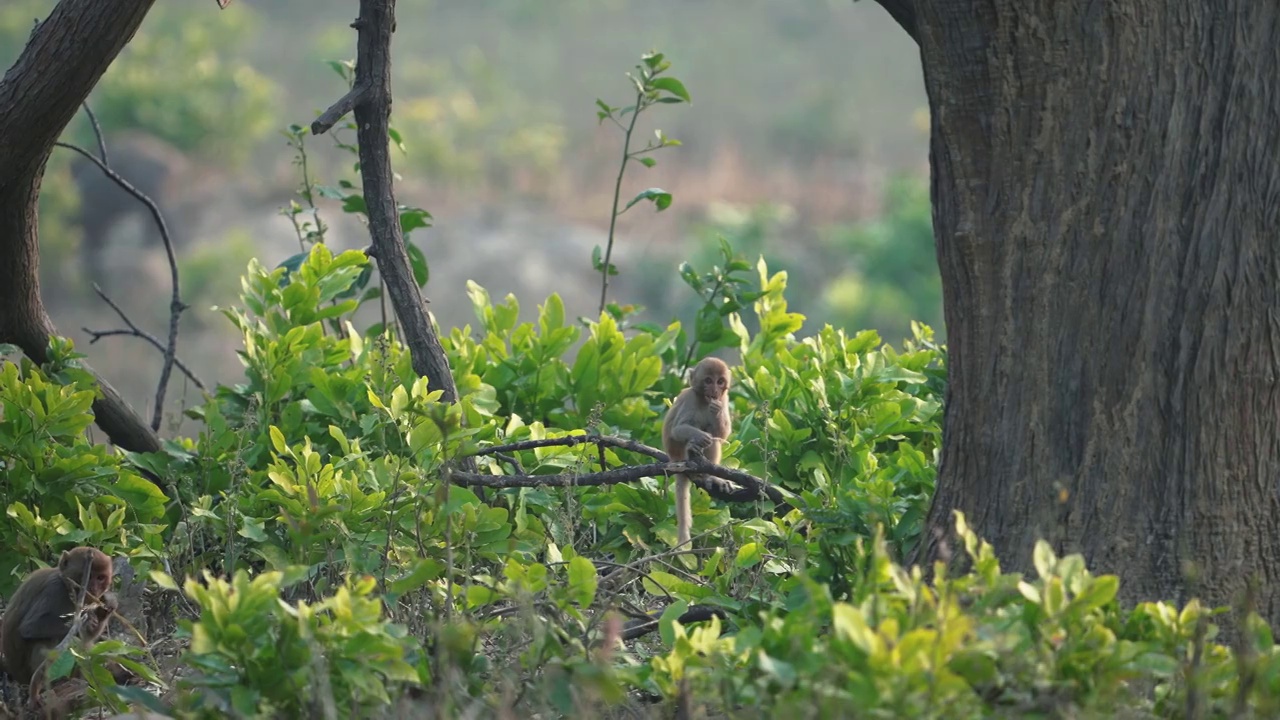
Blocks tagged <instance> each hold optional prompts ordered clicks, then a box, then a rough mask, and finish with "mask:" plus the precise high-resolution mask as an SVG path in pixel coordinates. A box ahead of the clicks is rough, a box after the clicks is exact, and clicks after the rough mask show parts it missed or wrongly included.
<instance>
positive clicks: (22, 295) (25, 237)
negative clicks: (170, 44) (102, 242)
mask: <svg viewBox="0 0 1280 720" xmlns="http://www.w3.org/2000/svg"><path fill="white" fill-rule="evenodd" d="M153 3H154V0H115V1H114V2H109V3H108V2H101V0H61V2H59V3H58V4H57V6H56V7H54V9H53V11H52V12H51V13H50V14H49V17H47V18H46V19H45V20H44V21H43V22H41V23H40V24H39V25H37V26H36V29H35V30H34V31H33V32H32V33H31V38H30V40H29V41H28V43H27V45H26V47H25V48H24V49H23V51H22V53H21V54H20V55H19V56H18V59H17V60H16V61H15V62H14V64H13V66H12V67H11V68H9V71H8V72H7V73H5V75H4V78H3V79H2V80H0V342H12V343H13V344H15V345H17V346H18V347H20V348H22V351H23V353H24V354H26V356H27V357H29V358H31V359H32V360H33V361H34V362H37V363H43V362H45V361H47V360H48V346H49V337H50V336H51V335H53V334H54V333H55V332H56V331H55V328H54V326H53V322H52V321H51V320H50V319H49V315H48V313H47V312H46V311H45V308H44V303H43V302H42V300H41V298H40V274H39V273H40V246H39V236H38V234H37V229H36V207H37V201H38V199H39V193H40V180H41V178H42V176H43V174H44V166H45V162H46V161H48V159H49V153H50V152H51V151H52V149H53V143H54V141H55V140H57V138H58V135H60V134H61V133H62V131H63V129H64V128H65V127H66V126H67V123H69V122H70V121H71V118H72V117H74V116H75V113H76V110H77V109H78V108H79V107H80V104H81V103H82V102H83V101H84V99H85V98H86V97H87V96H88V95H89V91H90V90H92V89H93V86H94V85H95V84H97V82H98V80H99V78H101V77H102V74H103V73H104V72H106V70H107V68H108V67H109V66H110V65H111V61H112V60H114V59H115V57H116V55H118V54H119V52H120V50H121V49H122V48H123V47H124V46H125V44H126V43H127V42H128V41H129V39H130V38H132V37H133V34H134V33H135V32H136V31H137V29H138V26H139V25H140V24H141V23H142V19H143V18H144V17H146V14H147V11H148V10H150V9H151V6H152V4H153ZM84 367H85V368H86V369H87V370H89V371H90V372H92V370H91V369H89V368H88V366H87V365H85V366H84ZM98 385H99V391H100V393H101V396H100V397H99V398H98V399H97V400H96V401H95V402H94V404H93V411H94V420H95V422H97V424H98V427H100V428H102V429H103V431H104V432H106V434H107V436H108V437H109V438H110V439H111V442H113V443H115V444H116V445H118V446H119V447H122V448H125V449H128V450H133V451H138V452H150V451H154V450H158V449H160V439H159V436H158V435H157V434H156V432H155V431H154V430H152V429H151V428H150V427H149V426H147V424H146V423H145V422H143V421H142V418H141V417H139V416H138V414H137V413H136V412H134V410H133V408H131V407H129V404H128V403H127V402H125V400H124V398H122V397H121V396H120V394H119V393H117V392H116V390H115V389H114V388H113V387H111V385H110V383H108V382H106V380H104V379H103V378H101V377H100V376H99V377H98Z"/></svg>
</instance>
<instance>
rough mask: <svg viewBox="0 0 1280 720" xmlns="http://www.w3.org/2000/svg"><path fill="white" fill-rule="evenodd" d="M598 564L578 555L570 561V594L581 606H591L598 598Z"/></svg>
mask: <svg viewBox="0 0 1280 720" xmlns="http://www.w3.org/2000/svg"><path fill="white" fill-rule="evenodd" d="M596 585H597V580H596V566H595V565H593V564H592V563H591V561H590V560H588V559H586V558H584V557H582V556H581V555H578V556H576V557H574V558H573V559H572V560H570V561H569V596H570V597H571V598H572V599H573V601H574V602H575V603H577V604H578V606H579V607H584V608H585V607H589V606H590V605H591V603H592V601H594V600H595V598H596Z"/></svg>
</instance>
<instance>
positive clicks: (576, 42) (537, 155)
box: [0, 0, 945, 407]
mask: <svg viewBox="0 0 1280 720" xmlns="http://www.w3.org/2000/svg"><path fill="white" fill-rule="evenodd" d="M54 5H55V2H54V0H6V2H5V3H3V5H0V64H3V65H4V66H5V67H6V68H7V67H8V66H9V65H10V64H11V63H12V61H13V59H14V58H16V57H17V54H18V53H19V52H20V51H21V48H22V45H23V43H24V42H25V41H26V38H27V36H28V35H29V34H30V31H31V28H32V24H33V22H34V21H36V20H38V19H40V18H43V17H44V16H45V15H47V14H48V12H49V11H50V10H51V9H52V7H53V6H54ZM397 8H398V10H397V15H398V30H397V33H396V36H395V39H394V87H393V92H394V95H395V105H394V111H393V116H392V125H393V127H394V128H395V129H396V130H397V131H399V133H400V134H401V137H402V138H403V141H404V150H405V151H404V153H399V152H396V153H395V154H394V155H393V161H394V162H395V166H396V170H397V172H398V173H399V176H400V180H399V182H398V185H397V196H398V199H399V200H400V202H402V203H405V204H407V205H415V206H419V207H423V208H425V209H427V210H429V211H430V212H431V213H432V214H433V215H434V216H435V225H434V227H432V228H429V229H427V230H425V231H424V230H418V231H416V232H415V234H414V240H415V242H416V243H417V244H418V245H419V246H420V247H422V248H423V250H424V252H425V254H426V256H427V259H428V262H429V263H430V266H431V280H430V282H429V283H428V285H427V287H426V294H427V295H428V296H429V298H430V299H431V305H430V308H431V310H432V311H433V312H434V313H435V314H436V317H437V319H438V320H439V321H440V322H441V324H442V325H445V326H451V325H462V324H465V323H468V322H471V321H472V319H471V317H470V312H471V310H470V303H469V302H468V301H467V299H466V295H465V286H466V282H467V280H468V279H474V280H476V281H477V282H480V283H481V284H482V285H484V286H485V287H487V288H488V289H489V291H490V292H491V293H492V294H493V295H494V296H495V297H502V296H503V295H505V294H506V293H508V292H513V293H515V294H516V296H517V297H518V298H519V299H520V300H521V302H522V307H523V309H524V312H525V313H532V312H533V311H534V308H535V307H536V305H537V304H538V303H539V302H541V301H542V300H543V299H544V297H545V296H546V294H547V293H549V292H551V291H558V292H560V293H561V294H562V296H563V297H564V298H565V304H566V308H567V310H569V311H570V312H572V313H573V314H575V315H594V314H595V312H596V303H597V302H598V297H599V276H598V275H596V274H595V273H594V272H593V271H592V268H591V249H592V247H593V246H595V245H597V244H600V245H603V244H604V241H605V235H606V232H607V229H608V220H609V203H610V200H611V193H612V186H613V179H614V177H615V176H616V174H617V168H618V160H619V155H620V152H621V136H620V135H621V134H620V133H619V132H618V131H617V129H616V128H614V127H612V126H611V125H609V124H607V123H606V124H603V125H601V124H599V123H598V122H597V118H596V115H595V101H596V99H597V98H600V99H603V100H605V101H606V102H608V103H610V104H612V105H623V104H626V103H627V101H628V100H629V99H630V98H631V97H632V89H631V86H630V84H629V82H628V80H627V78H626V75H625V73H626V72H627V71H629V70H631V69H632V67H633V66H634V65H635V64H636V62H637V61H638V59H639V57H640V55H641V54H642V53H644V52H645V51H647V50H651V49H658V50H660V51H662V52H663V53H665V54H666V56H667V57H668V58H669V59H670V60H671V61H672V63H673V66H672V69H671V71H670V73H671V74H673V75H675V76H678V77H679V78H680V79H681V80H683V81H684V83H685V85H686V86H687V87H688V88H689V91H690V92H691V94H692V96H693V103H692V104H691V105H673V106H659V107H658V108H656V109H655V110H654V111H653V112H651V113H649V114H646V115H645V116H644V117H643V118H642V121H641V130H642V134H641V136H640V137H641V138H642V139H641V143H643V142H644V140H643V138H646V137H652V131H653V130H654V129H658V128H660V129H661V130H662V131H663V133H664V134H665V135H667V136H670V137H674V138H678V139H679V140H681V141H682V143H683V144H682V146H681V147H678V148H672V149H666V150H663V151H662V152H661V153H658V154H657V155H656V157H657V159H658V165H657V167H655V168H652V169H645V168H642V167H639V166H636V165H633V166H631V168H630V169H629V170H628V175H627V181H626V184H625V188H626V189H625V191H624V193H623V195H624V197H625V198H629V197H630V196H631V195H633V194H635V192H638V191H639V190H642V189H644V188H646V187H653V186H658V187H662V188H663V189H665V190H667V191H669V192H671V193H673V194H674V196H675V202H674V203H673V205H672V206H671V208H670V209H669V210H667V211H665V212H663V213H660V214H656V213H654V211H653V209H652V206H650V205H648V204H644V205H643V206H637V207H636V208H634V209H633V210H632V211H630V212H628V213H626V214H625V215H623V216H622V218H621V220H620V222H619V229H618V240H617V247H616V249H615V253H614V263H615V264H616V265H617V266H618V267H619V269H620V271H621V274H620V275H619V276H618V277H617V278H616V279H615V280H614V281H613V282H612V284H611V292H610V295H611V298H612V299H614V300H617V301H620V302H632V303H639V304H641V305H643V306H645V307H646V310H645V312H644V313H643V317H644V319H648V320H653V321H656V322H661V323H664V324H665V322H666V321H668V320H669V319H670V318H672V317H673V316H675V317H680V318H682V319H685V320H690V319H691V318H690V317H688V314H689V313H691V312H692V308H694V307H695V305H696V302H697V301H696V298H695V297H694V296H693V295H692V293H690V292H689V291H688V289H687V288H685V287H684V286H683V285H682V284H681V282H680V280H679V277H678V275H677V274H676V267H677V266H678V265H679V264H680V263H681V262H682V261H686V260H687V261H689V262H692V263H693V264H694V265H695V266H698V267H705V266H707V265H708V264H710V263H711V262H714V260H715V258H716V257H717V254H718V250H717V247H718V239H719V238H721V237H723V238H726V239H728V240H729V241H730V242H731V243H732V244H733V246H734V247H735V249H737V250H738V251H739V252H740V253H741V254H743V255H745V256H747V257H749V258H754V257H755V256H757V255H759V254H763V255H764V256H765V257H766V259H767V260H768V262H769V266H770V268H771V269H783V270H787V271H788V273H789V274H790V276H791V281H790V283H789V290H788V299H789V301H790V303H791V306H792V309H793V310H795V311H796V312H801V313H804V314H806V315H807V316H808V317H809V319H810V320H809V322H808V323H807V324H806V327H807V328H811V329H817V328H820V327H821V326H822V324H823V323H830V324H832V325H835V326H839V327H844V328H848V329H850V330H854V329H860V328H866V327H873V328H876V329H878V330H880V331H881V333H882V334H883V335H884V336H885V338H886V339H887V340H889V341H891V342H895V343H896V342H898V341H899V340H900V339H901V338H902V337H903V336H905V335H909V334H910V322H911V320H913V319H916V320H921V321H924V322H926V323H929V324H930V325H932V326H933V327H934V328H935V330H936V331H937V333H938V335H939V337H940V338H941V339H945V328H944V327H943V323H942V316H941V291H940V286H939V282H938V271H937V266H936V261H935V256H934V251H933V243H932V228H931V220H930V208H929V194H928V182H927V180H928V178H927V164H926V161H927V141H928V134H927V129H928V116H927V109H926V100H925V97H924V92H923V86H922V82H921V78H920V71H919V61H918V57H917V53H916V50H915V48H914V46H913V45H912V43H911V42H910V41H909V39H908V38H907V37H906V36H905V34H903V33H902V32H901V31H900V30H899V29H898V28H897V26H896V25H895V24H894V23H893V22H892V20H890V19H889V17H888V16H887V15H886V14H885V13H884V12H883V11H882V10H881V9H880V8H879V7H877V6H875V5H874V4H871V3H865V2H858V3H855V2H851V1H850V0H650V1H649V2H645V3H635V2H623V1H622V0H559V1H558V2H554V3H548V2H533V1H532V0H470V1H469V2H456V1H449V0H399V2H398V3H397ZM357 9H358V3H357V2H355V1H354V0H350V1H348V2H337V1H332V0H331V1H330V2H325V3H316V2H314V0H270V1H268V0H256V1H254V0H236V2H234V3H233V4H232V5H231V6H230V8H228V9H227V10H223V11H219V10H218V9H217V7H216V4H215V3H212V2H194V1H193V2H181V3H177V2H160V3H157V4H156V6H155V8H154V10H153V11H152V12H151V14H150V15H149V16H148V18H147V19H146V21H145V23H144V24H143V26H142V29H141V31H140V32H139V33H138V35H137V36H136V37H135V38H134V39H133V40H132V42H131V43H130V44H129V46H128V47H127V48H126V49H125V51H124V52H123V53H122V55H121V56H120V57H119V59H118V60H117V61H116V63H115V64H114V65H113V66H112V67H111V69H110V70H109V72H108V73H107V75H106V76H105V77H104V79H103V81H102V83H101V84H100V85H99V86H98V87H97V88H96V89H95V91H94V92H93V94H92V95H91V96H90V99H89V101H90V105H91V107H92V108H93V109H94V110H95V111H96V113H97V116H98V118H99V119H100V121H101V124H102V126H103V128H104V129H105V131H106V134H107V138H108V149H109V150H111V149H112V148H113V147H115V148H119V150H118V151H117V157H113V158H112V161H113V164H117V165H119V162H120V160H119V158H120V157H122V156H123V155H122V154H124V153H127V152H128V151H129V146H128V145H126V144H124V143H123V142H120V143H118V144H113V139H116V138H122V137H126V136H127V133H126V131H133V132H134V133H135V134H136V133H137V132H138V131H141V132H144V133H146V134H147V135H149V136H152V137H154V138H158V139H159V140H162V141H164V142H165V143H168V144H169V145H171V146H172V147H173V148H176V149H177V151H179V154H180V156H181V158H182V160H183V162H182V163H181V166H180V167H179V166H178V165H179V164H178V163H176V162H175V163H170V164H172V165H174V167H175V168H176V169H174V171H173V173H172V174H171V175H170V176H169V179H168V180H167V181H166V182H164V183H162V185H161V189H160V190H157V192H163V193H164V194H165V198H166V202H165V203H164V206H165V208H166V213H167V215H168V222H169V224H170V226H171V227H172V228H173V230H174V233H175V236H178V235H181V238H180V240H181V244H180V252H179V258H180V263H181V266H182V272H183V276H182V279H183V283H184V286H183V295H184V299H186V300H187V301H188V302H189V303H190V304H191V305H192V309H191V310H190V311H188V313H187V314H186V315H185V316H184V320H183V328H184V334H183V336H182V339H181V346H180V348H181V354H182V355H183V356H184V357H186V358H188V359H189V360H190V363H191V364H192V365H193V366H195V367H196V369H197V371H198V372H199V373H200V374H201V375H202V377H203V379H204V380H205V381H206V382H213V381H218V380H221V381H233V380H234V378H235V377H237V376H238V375H239V362H238V360H237V359H236V357H235V355H234V351H233V350H232V349H231V348H232V347H233V345H234V342H233V341H234V338H232V337H231V336H229V335H228V333H229V332H230V331H231V328H230V327H229V325H228V324H227V323H225V322H223V321H222V319H221V318H220V317H219V316H217V315H216V314H214V313H213V312H212V311H211V308H212V306H214V305H226V304H229V303H232V302H234V301H235V297H236V292H237V291H238V286H239V275H240V273H241V272H243V270H244V268H245V265H246V264H247V263H248V261H249V259H250V258H251V257H255V256H256V257H258V258H260V259H261V260H262V261H263V262H264V263H267V264H269V265H273V264H275V263H278V262H280V261H281V260H282V259H284V258H285V257H287V256H289V255H290V254H292V253H295V252H297V251H298V241H297V239H296V235H295V233H294V230H293V228H292V226H291V224H290V222H289V220H288V219H287V218H285V217H283V216H282V215H280V213H279V212H278V209H279V208H280V207H281V206H283V205H285V204H287V203H288V202H289V199H290V197H291V194H292V193H293V191H294V190H295V189H296V188H297V186H298V184H299V180H300V175H299V168H298V167H297V165H296V164H295V154H294V152H293V150H292V149H291V148H290V147H289V146H288V144H287V142H286V139H285V137H284V136H283V134H282V131H283V130H284V129H285V128H286V127H287V126H288V125H290V124H294V123H296V124H299V125H304V126H305V125H307V124H308V123H309V122H310V121H311V120H312V119H313V118H314V117H315V115H316V114H317V113H318V112H319V111H320V110H323V109H324V108H325V107H327V106H328V105H329V104H330V103H331V102H332V101H334V100H335V99H337V98H338V97H339V96H340V95H341V94H342V93H343V92H344V91H345V89H346V86H345V84H344V81H343V80H342V78H341V77H340V76H339V75H338V74H337V73H335V72H334V71H333V69H332V68H331V67H330V63H331V62H335V61H337V62H343V61H347V60H350V59H351V58H353V57H354V53H355V40H356V36H355V32H354V31H353V30H351V28H350V27H349V24H350V22H351V20H352V19H353V18H354V17H355V15H356V12H357ZM64 139H65V140H67V141H69V142H75V143H77V144H81V145H83V146H86V147H87V146H91V145H92V143H93V142H94V140H93V134H92V132H91V130H90V126H89V123H88V122H87V121H86V120H85V119H84V117H83V116H81V117H78V118H77V119H76V120H75V122H74V123H73V124H72V126H71V127H69V128H68V130H67V132H66V134H65V136H64ZM335 141H338V142H346V143H353V142H354V133H352V132H350V131H349V130H342V129H341V128H340V129H338V130H337V131H336V132H334V133H331V134H330V135H326V136H322V137H318V138H310V137H309V138H307V146H306V147H307V164H308V170H309V171H311V172H312V173H313V174H315V175H316V176H317V177H318V179H319V182H320V183H321V184H322V185H327V186H336V185H337V183H338V181H339V180H342V179H346V180H350V181H352V182H356V183H358V182H359V180H358V176H357V175H356V174H355V172H354V170H353V157H352V156H351V154H350V153H349V152H346V151H344V150H342V149H341V148H338V147H335ZM71 160H72V154H71V153H70V152H68V151H66V150H61V149H60V150H57V151H56V152H55V154H54V157H53V159H52V160H51V162H50V165H49V170H48V176H47V178H46V181H45V184H44V193H43V196H42V208H41V232H42V253H43V255H42V283H43V285H44V294H45V297H46V300H47V302H48V303H49V305H50V309H51V312H52V313H53V315H54V319H55V322H57V323H58V327H59V329H60V330H61V331H62V332H63V333H65V334H68V335H70V336H72V337H73V338H74V339H75V340H76V342H77V345H78V346H79V347H80V348H81V349H82V350H85V351H87V352H88V353H89V355H90V358H91V361H92V362H94V363H95V366H96V367H98V369H99V370H101V371H102V372H104V373H105V374H106V375H107V376H108V377H111V378H113V380H117V379H118V384H119V386H120V389H121V390H122V391H123V392H124V393H125V395H126V397H128V398H130V399H131V401H133V402H134V403H135V405H136V406H139V407H146V406H147V402H148V400H147V398H148V397H149V396H150V395H151V393H152V392H153V391H154V390H153V387H152V386H153V383H154V378H155V377H156V374H155V368H158V367H159V363H160V360H159V358H158V357H155V355H156V354H155V353H153V352H152V351H151V350H150V349H148V348H146V347H144V346H143V345H142V344H141V343H138V342H137V341H131V340H121V339H108V340H103V341H101V342H99V343H98V344H95V345H93V346H89V345H88V335H87V334H86V333H84V332H82V331H81V330H80V329H81V328H82V327H90V328H94V329H104V328H108V327H114V326H118V325H119V321H118V320H117V319H116V318H115V317H114V316H113V315H112V314H111V313H110V311H109V309H107V308H105V307H104V305H103V303H102V302H101V301H100V300H98V299H97V298H96V297H95V296H94V295H93V293H92V291H91V290H90V289H89V288H88V287H86V283H85V280H84V278H85V273H84V268H83V267H82V266H81V263H80V262H79V260H78V259H79V257H80V256H79V247H80V243H81V241H82V238H83V235H84V232H83V227H82V226H81V225H80V223H79V222H78V220H77V212H78V208H79V207H80V205H81V200H82V198H81V195H80V192H79V191H78V190H77V186H76V185H75V183H74V182H73V181H72V173H71V169H70V167H71ZM143 184H145V183H143ZM144 189H146V188H145V187H144ZM86 207H92V206H91V205H86ZM320 212H321V213H322V217H323V218H324V220H325V222H326V223H328V224H330V225H331V226H332V229H331V232H330V242H331V243H332V244H335V245H338V246H342V247H351V246H356V247H359V246H363V245H364V244H366V243H367V238H366V236H365V234H364V229H363V227H362V226H361V225H360V224H359V222H358V221H357V220H355V219H354V218H353V217H352V216H350V215H343V214H342V213H341V211H340V201H335V200H321V201H320ZM88 222H93V220H92V218H91V219H90V220H89V221H88ZM111 232H112V235H111V242H110V245H109V250H108V252H107V254H106V259H104V260H103V261H102V262H103V265H104V269H105V272H106V273H107V276H108V277H109V279H110V282H105V283H104V284H105V285H106V286H107V287H104V289H105V290H106V291H107V292H109V293H110V294H111V296H112V298H113V299H114V300H116V301H117V302H119V303H120V304H121V306H122V307H124V308H125V310H126V311H127V312H129V313H130V314H131V316H132V317H133V318H134V320H135V321H137V322H139V323H140V324H142V325H143V326H144V327H146V328H147V329H149V330H152V331H153V332H157V333H160V332H162V329H163V327H164V318H165V317H166V314H167V298H168V296H167V271H166V270H165V264H164V259H163V254H162V252H161V251H160V250H159V249H158V248H156V247H154V246H151V245H147V244H146V243H145V242H142V241H141V240H140V239H139V238H142V237H143V236H145V235H146V233H147V232H148V227H147V225H146V221H145V219H144V218H141V217H139V218H136V219H135V220H133V221H132V222H131V223H122V224H121V227H113V228H112V231H111ZM179 394H181V393H179ZM178 402H181V401H180V400H179V401H178Z"/></svg>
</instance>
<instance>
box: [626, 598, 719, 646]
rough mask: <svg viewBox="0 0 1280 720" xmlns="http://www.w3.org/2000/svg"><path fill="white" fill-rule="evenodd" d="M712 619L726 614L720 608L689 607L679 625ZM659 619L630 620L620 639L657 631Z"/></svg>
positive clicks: (634, 637)
mask: <svg viewBox="0 0 1280 720" xmlns="http://www.w3.org/2000/svg"><path fill="white" fill-rule="evenodd" d="M713 617H718V618H720V619H721V620H724V619H726V618H728V617H729V616H728V614H727V613H725V611H724V610H723V609H721V608H718V607H716V606H714V605H690V606H689V609H688V610H685V611H684V614H683V615H681V616H680V618H679V620H680V624H681V625H688V624H689V623H696V622H705V621H707V620H710V619H711V618H713ZM660 620H661V618H648V619H644V620H631V621H629V622H628V623H627V624H626V627H625V628H624V629H623V631H622V639H623V640H627V641H631V640H635V639H637V638H642V637H644V636H645V635H648V634H649V633H651V632H653V631H654V630H657V629H658V624H659V622H660Z"/></svg>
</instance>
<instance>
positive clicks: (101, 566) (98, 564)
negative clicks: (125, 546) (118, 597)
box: [89, 560, 111, 597]
mask: <svg viewBox="0 0 1280 720" xmlns="http://www.w3.org/2000/svg"><path fill="white" fill-rule="evenodd" d="M110 589H111V563H110V561H108V562H102V561H101V560H95V561H94V562H93V567H92V568H91V569H90V571H89V592H90V593H92V594H93V595H94V596H96V597H102V595H103V594H104V593H106V592H107V591H108V590H110Z"/></svg>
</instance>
